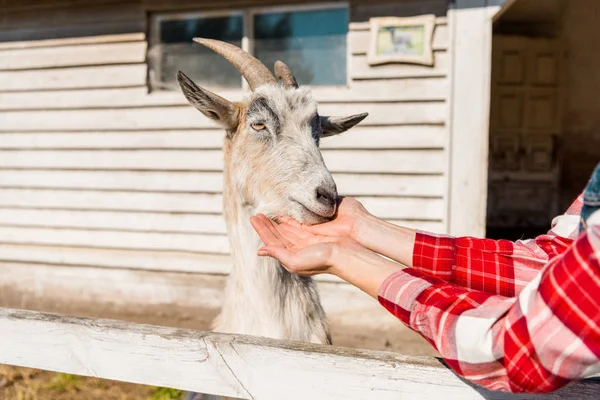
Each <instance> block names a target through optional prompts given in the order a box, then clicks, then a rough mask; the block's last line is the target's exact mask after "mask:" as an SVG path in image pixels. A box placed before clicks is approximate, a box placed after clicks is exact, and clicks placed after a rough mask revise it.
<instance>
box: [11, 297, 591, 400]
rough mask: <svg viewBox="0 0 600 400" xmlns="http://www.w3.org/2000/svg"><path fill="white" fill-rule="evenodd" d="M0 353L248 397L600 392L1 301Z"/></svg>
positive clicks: (54, 367) (587, 386)
mask: <svg viewBox="0 0 600 400" xmlns="http://www.w3.org/2000/svg"><path fill="white" fill-rule="evenodd" d="M0 363H4V364H11V365H17V366H25V367H31V368H39V369H44V370H49V371H57V372H65V373H71V374H77V375H85V376H93V377H98V378H104V379H113V380H119V381H125V382H131V383H139V384H146V385H155V386H166V387H171V388H176V389H183V390H190V391H195V392H200V393H209V394H217V395H224V396H233V397H238V398H245V399H316V400H318V399H327V400H329V399H361V400H364V399H377V400H384V399H394V400H398V399H419V400H427V399H432V400H440V399H442V398H445V399H452V400H454V399H534V398H535V399H537V398H543V399H580V400H586V399H599V398H600V381H599V380H594V379H590V380H586V381H581V382H578V383H574V384H571V385H569V386H567V387H565V388H563V389H562V390H560V391H558V392H555V393H552V394H548V395H536V396H533V395H522V396H514V395H509V394H505V393H499V392H491V391H488V390H485V389H482V388H479V387H475V386H473V385H471V384H468V383H466V382H464V381H463V380H461V379H459V378H458V377H457V376H456V375H455V374H454V373H453V372H452V371H451V370H449V369H448V368H446V367H445V366H444V365H443V364H442V363H441V362H440V361H439V360H437V359H434V358H425V357H407V356H402V355H398V354H394V353H388V352H379V351H366V350H355V349H347V348H341V347H335V346H321V345H311V344H306V343H297V342H284V341H276V340H271V339H264V338H256V337H250V336H241V335H226V334H216V333H210V332H200V331H194V330H189V329H176V328H168V327H159V326H151V325H142V324H132V323H126V322H120V321H113V320H104V319H90V318H80V317H68V316H61V315H57V314H49V313H41V312H35V311H25V310H15V309H6V308H0Z"/></svg>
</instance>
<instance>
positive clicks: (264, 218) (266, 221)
mask: <svg viewBox="0 0 600 400" xmlns="http://www.w3.org/2000/svg"><path fill="white" fill-rule="evenodd" d="M258 218H259V219H260V220H261V221H262V222H263V223H264V224H265V226H267V228H268V229H269V230H270V231H271V233H272V234H273V236H275V237H276V238H277V239H278V240H279V241H280V242H281V243H283V245H284V246H291V245H292V244H291V243H290V241H289V240H288V239H286V238H285V237H284V236H283V235H282V234H281V232H279V230H278V225H277V224H275V222H273V221H271V220H270V219H269V218H267V216H266V215H264V214H258Z"/></svg>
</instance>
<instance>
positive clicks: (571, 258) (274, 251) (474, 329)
mask: <svg viewBox="0 0 600 400" xmlns="http://www.w3.org/2000/svg"><path fill="white" fill-rule="evenodd" d="M252 223H253V225H254V226H255V228H256V229H257V232H259V234H260V236H261V238H263V240H265V244H266V246H265V248H263V249H261V250H259V254H260V255H263V256H266V255H271V256H274V257H276V258H278V259H279V260H280V261H281V262H282V263H283V264H284V266H286V267H287V268H289V269H290V270H291V271H292V272H296V273H299V274H307V275H311V274H314V273H319V272H328V273H335V274H336V275H338V276H340V277H341V278H343V279H347V280H348V281H349V282H350V283H353V284H355V285H357V286H358V287H360V288H361V289H362V290H363V291H365V292H367V293H369V294H370V295H372V296H373V291H374V290H375V287H377V285H380V286H379V289H378V299H379V302H380V303H381V304H382V305H383V306H384V307H385V308H386V309H387V310H388V311H389V312H390V313H392V314H393V315H395V316H396V317H398V318H399V319H400V320H401V321H402V322H404V323H405V324H406V325H408V326H409V327H410V328H412V329H413V330H415V331H416V332H418V333H419V334H421V335H422V336H423V337H424V338H425V339H426V340H427V341H428V342H429V343H431V344H432V345H433V346H434V347H435V348H436V349H437V350H438V351H439V352H440V354H441V356H442V357H443V358H444V360H445V361H446V362H447V364H448V365H449V366H450V367H451V368H452V369H453V370H454V371H455V372H456V373H458V374H459V375H461V376H463V377H465V378H466V379H468V380H470V381H472V382H474V383H476V384H479V385H481V386H484V387H487V388H489V389H492V390H501V391H508V392H538V393H539V392H550V391H554V390H556V389H558V388H560V387H562V386H564V385H566V384H568V383H569V382H570V381H573V380H577V379H581V378H585V377H588V376H591V375H594V374H597V373H599V372H600V347H599V346H600V302H598V301H597V296H596V294H597V293H598V292H600V262H599V260H600V211H598V212H597V213H596V215H593V216H592V217H591V218H590V220H589V228H588V234H587V235H582V236H581V237H580V238H579V239H578V240H577V241H576V242H575V243H574V244H573V245H572V246H571V247H570V248H569V249H568V250H567V251H565V252H564V253H563V254H562V255H560V256H558V257H556V258H554V259H553V260H552V261H551V262H550V263H549V264H548V265H547V266H546V267H545V268H544V269H543V271H542V272H540V273H538V275H537V276H536V277H535V279H533V280H532V281H531V282H530V283H529V284H528V285H527V286H526V287H525V289H523V290H522V291H521V293H520V294H519V296H518V297H512V298H508V297H504V296H499V295H493V294H490V293H484V292H480V291H475V290H470V289H466V288H464V287H461V286H458V285H455V284H452V283H448V282H447V281H444V280H442V279H439V278H435V277H433V276H431V275H429V274H425V273H422V272H420V271H417V270H415V269H414V268H408V269H404V270H401V269H400V268H398V266H397V264H394V263H392V262H390V261H388V260H385V259H382V258H381V257H378V256H376V255H374V254H371V253H369V251H368V250H361V249H360V245H359V244H358V243H357V242H355V241H349V240H350V239H348V238H331V237H330V238H327V237H317V236H316V235H312V234H309V233H307V232H306V231H304V230H302V229H301V228H300V227H291V228H290V227H288V226H286V225H285V224H283V225H275V224H273V223H272V222H270V221H269V220H268V219H266V217H261V220H260V221H259V222H256V221H253V222H252ZM356 246H359V247H356ZM290 266H291V268H290ZM386 274H389V275H388V276H387V277H385V278H383V277H384V276H385V275H386ZM382 278H383V281H381V280H382ZM380 282H382V283H381V284H380Z"/></svg>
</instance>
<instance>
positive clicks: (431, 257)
mask: <svg viewBox="0 0 600 400" xmlns="http://www.w3.org/2000/svg"><path fill="white" fill-rule="evenodd" d="M455 253H456V238H454V237H452V236H446V235H434V234H431V233H425V232H422V231H417V234H416V237H415V245H414V248H413V260H412V261H413V268H414V269H415V270H418V271H421V272H425V273H427V274H429V275H431V276H435V277H436V278H440V279H443V280H445V281H447V282H450V281H451V280H452V271H453V266H454V257H455Z"/></svg>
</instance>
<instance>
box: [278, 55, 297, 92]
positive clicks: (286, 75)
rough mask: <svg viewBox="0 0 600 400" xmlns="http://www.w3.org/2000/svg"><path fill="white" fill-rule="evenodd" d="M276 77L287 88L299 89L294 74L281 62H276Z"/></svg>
mask: <svg viewBox="0 0 600 400" xmlns="http://www.w3.org/2000/svg"><path fill="white" fill-rule="evenodd" d="M275 75H277V77H278V78H279V80H280V81H281V82H283V86H285V87H286V88H292V89H298V82H297V81H296V77H295V76H294V74H293V73H292V70H291V69H290V67H288V66H287V65H285V64H284V63H283V62H281V61H277V62H275Z"/></svg>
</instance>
